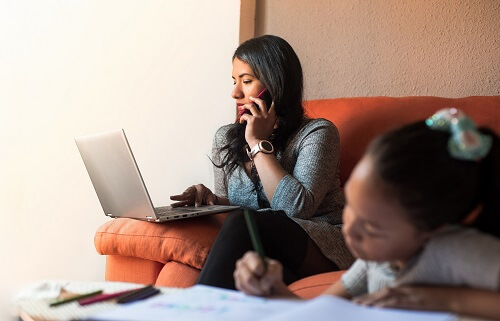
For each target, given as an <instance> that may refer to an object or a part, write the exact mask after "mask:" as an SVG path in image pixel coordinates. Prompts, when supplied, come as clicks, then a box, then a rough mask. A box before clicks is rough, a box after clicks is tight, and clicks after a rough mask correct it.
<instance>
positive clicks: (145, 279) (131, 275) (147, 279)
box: [105, 255, 164, 284]
mask: <svg viewBox="0 0 500 321" xmlns="http://www.w3.org/2000/svg"><path fill="white" fill-rule="evenodd" d="M163 266H164V265H163V263H160V262H156V261H151V260H146V259H140V258H136V257H130V256H122V255H108V256H106V277H105V279H106V281H113V282H132V283H141V284H154V283H155V282H156V279H157V278H158V275H159V274H160V272H161V270H162V268H163Z"/></svg>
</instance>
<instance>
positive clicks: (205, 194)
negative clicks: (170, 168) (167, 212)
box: [170, 184, 218, 207]
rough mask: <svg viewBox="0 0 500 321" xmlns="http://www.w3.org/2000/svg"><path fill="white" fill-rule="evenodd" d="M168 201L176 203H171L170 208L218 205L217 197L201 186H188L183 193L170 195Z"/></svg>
mask: <svg viewBox="0 0 500 321" xmlns="http://www.w3.org/2000/svg"><path fill="white" fill-rule="evenodd" d="M170 199H171V200H173V201H178V202H176V203H172V204H171V206H172V207H179V206H193V205H194V206H200V205H202V204H208V205H215V204H218V198H217V195H215V194H214V193H212V191H211V190H210V189H209V188H208V187H206V186H205V185H203V184H197V185H192V186H189V187H188V188H187V189H186V190H185V191H184V193H182V194H179V195H172V196H170Z"/></svg>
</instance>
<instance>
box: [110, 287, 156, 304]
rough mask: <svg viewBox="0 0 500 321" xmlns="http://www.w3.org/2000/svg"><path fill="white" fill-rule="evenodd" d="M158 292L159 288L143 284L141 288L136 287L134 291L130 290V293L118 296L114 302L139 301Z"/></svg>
mask: <svg viewBox="0 0 500 321" xmlns="http://www.w3.org/2000/svg"><path fill="white" fill-rule="evenodd" d="M158 293H160V290H159V289H157V288H155V287H154V286H152V285H148V286H145V287H143V288H141V289H138V290H136V291H132V292H130V293H127V294H125V295H122V296H121V297H119V298H118V299H117V300H116V302H117V303H130V302H134V301H139V300H142V299H146V298H149V297H150V296H153V295H155V294H158Z"/></svg>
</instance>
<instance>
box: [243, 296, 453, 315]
mask: <svg viewBox="0 0 500 321" xmlns="http://www.w3.org/2000/svg"><path fill="white" fill-rule="evenodd" d="M456 319H457V318H456V316H454V315H452V314H449V313H441V312H422V311H410V310H396V309H381V308H371V307H364V306H361V305H358V304H354V303H352V302H350V301H347V300H344V299H340V298H337V297H334V296H330V295H322V296H320V297H318V298H316V299H313V300H310V301H308V302H307V303H304V304H301V305H300V306H298V307H296V308H294V309H290V310H288V311H286V312H283V313H279V314H274V315H272V316H269V317H268V318H264V319H262V320H263V321H304V320H314V321H327V320H328V321H367V320H369V321H403V320H404V321H417V320H426V321H452V320H456ZM235 320H236V319H235Z"/></svg>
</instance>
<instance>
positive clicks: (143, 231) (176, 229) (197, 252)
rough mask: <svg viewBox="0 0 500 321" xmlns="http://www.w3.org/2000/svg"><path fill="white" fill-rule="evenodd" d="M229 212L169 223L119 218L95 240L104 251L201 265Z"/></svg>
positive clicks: (97, 246)
mask: <svg viewBox="0 0 500 321" xmlns="http://www.w3.org/2000/svg"><path fill="white" fill-rule="evenodd" d="M226 216H227V213H224V214H216V215H210V216H204V217H196V218H190V219H187V220H179V221H170V222H166V223H151V222H144V221H138V220H133V219H126V218H119V219H114V220H112V221H109V222H107V223H105V224H103V225H102V226H101V227H99V229H98V230H97V232H96V235H95V238H94V244H95V247H96V250H97V252H98V253H99V254H102V255H122V256H130V257H136V258H141V259H146V260H152V261H156V262H160V263H166V262H169V261H177V262H181V263H184V264H187V265H190V266H192V267H194V268H197V269H201V267H202V266H203V264H204V263H205V259H206V258H207V255H208V252H209V251H210V248H211V247H212V244H213V242H214V240H215V238H216V236H217V233H218V232H219V230H220V228H221V226H222V223H223V222H224V220H225V218H226Z"/></svg>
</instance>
